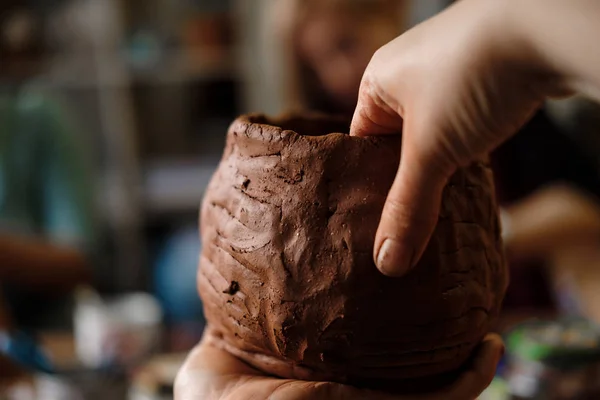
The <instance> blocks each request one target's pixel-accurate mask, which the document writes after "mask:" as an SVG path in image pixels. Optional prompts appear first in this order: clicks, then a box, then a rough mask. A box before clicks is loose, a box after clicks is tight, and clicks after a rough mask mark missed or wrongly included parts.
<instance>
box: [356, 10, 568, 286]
mask: <svg viewBox="0 0 600 400" xmlns="http://www.w3.org/2000/svg"><path fill="white" fill-rule="evenodd" d="M505 3H510V6H508V5H506V4H505ZM509 7H514V3H512V2H504V1H479V0H462V1H459V2H457V3H456V4H455V5H453V6H452V7H450V8H449V9H447V10H446V11H444V12H443V13H441V14H439V15H437V16H436V17H434V18H432V19H430V20H429V21H426V22H425V23H423V24H421V25H419V26H417V27H416V28H414V29H412V30H410V31H408V32H407V33H405V34H403V35H401V36H400V37H398V38H397V39H396V40H394V41H392V42H391V43H389V44H388V45H386V46H385V47H383V48H382V49H380V50H379V51H378V52H377V53H376V54H375V56H374V57H373V59H372V61H371V63H370V65H369V67H368V68H367V70H366V72H365V75H364V77H363V81H362V85H361V90H360V95H359V101H358V106H357V109H356V111H355V114H354V119H353V122H352V127H351V134H352V135H356V136H367V135H381V134H397V133H400V132H402V135H403V139H402V158H401V163H400V167H399V171H398V174H397V176H396V179H395V182H394V184H393V186H392V188H391V190H390V193H389V196H388V198H387V201H386V204H385V207H384V210H383V214H382V217H381V221H380V224H379V228H378V231H377V235H376V238H375V248H374V258H375V261H376V264H377V266H378V268H379V269H380V270H381V272H383V273H384V274H386V275H389V276H402V275H403V274H405V273H406V272H407V271H408V270H409V269H410V268H412V267H413V266H414V264H415V263H416V262H417V261H418V260H419V258H420V257H421V255H422V253H423V251H424V249H425V247H426V245H427V242H428V241H429V238H430V236H431V233H432V231H433V229H434V227H435V225H436V223H437V219H438V211H439V208H440V199H441V193H442V190H443V188H444V185H445V183H446V181H447V179H448V178H449V177H450V175H451V174H452V173H453V172H454V171H455V170H456V168H457V167H459V166H463V165H467V164H468V163H470V162H471V161H473V160H474V159H476V158H478V157H480V156H483V155H485V153H487V152H488V151H490V150H492V149H493V148H494V147H495V146H497V145H499V144H500V143H501V142H502V141H503V140H505V139H507V138H508V137H509V136H510V135H512V134H514V133H515V131H516V130H517V129H518V128H519V127H520V126H521V125H523V124H524V123H525V122H526V121H527V120H528V119H529V117H530V115H531V114H532V113H533V112H534V111H535V110H536V108H537V107H538V106H539V105H540V104H541V102H542V101H543V99H544V98H545V96H546V95H548V94H553V93H555V91H556V93H557V94H558V93H559V89H558V88H554V87H553V85H554V83H553V84H552V85H551V84H550V83H549V82H555V81H553V80H551V79H549V76H550V72H546V70H545V69H544V68H542V67H541V64H542V63H541V61H538V60H537V59H536V58H535V56H534V54H535V52H533V51H531V49H530V48H529V44H528V43H529V42H527V41H526V40H524V39H523V38H522V37H521V35H520V34H519V27H517V26H513V25H511V23H512V18H510V17H509V15H512V14H511V13H510V12H509V10H507V8H509Z"/></svg>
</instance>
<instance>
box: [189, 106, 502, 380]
mask: <svg viewBox="0 0 600 400" xmlns="http://www.w3.org/2000/svg"><path fill="white" fill-rule="evenodd" d="M347 131H348V121H344V120H337V119H334V118H328V117H323V116H316V115H312V116H291V117H286V118H281V119H274V120H269V119H267V118H266V117H264V116H261V115H250V116H244V117H241V118H239V119H238V120H236V121H235V122H234V123H233V124H232V125H231V127H230V129H229V132H228V137H227V145H226V148H225V152H224V154H223V158H222V161H221V164H220V166H219V168H218V170H217V171H216V173H215V175H214V177H213V179H212V181H211V183H210V185H209V187H208V189H207V193H206V196H205V199H204V202H203V205H202V211H201V217H200V218H201V234H202V238H203V243H204V248H203V251H202V254H201V259H200V272H199V274H198V286H199V290H200V293H201V296H202V299H203V301H204V307H205V314H206V317H207V319H208V325H209V328H208V334H209V335H210V337H211V338H212V340H213V343H216V345H218V346H220V347H222V348H223V349H226V350H227V351H229V352H230V353H232V354H234V355H235V356H237V357H239V358H240V359H242V360H243V361H245V362H247V363H248V364H250V365H252V366H254V367H256V368H258V369H260V370H262V371H264V372H265V373H267V374H271V375H275V376H280V377H285V378H298V379H310V380H331V381H336V382H342V383H349V384H353V385H356V386H361V387H370V388H375V389H383V390H391V391H401V392H402V391H404V392H413V391H428V390H432V389H434V388H436V387H439V386H443V385H445V384H447V383H449V382H451V381H452V380H453V379H454V378H455V377H456V376H457V374H458V373H459V372H460V371H461V368H463V367H464V366H465V365H466V363H468V362H469V357H470V356H471V354H472V353H473V350H474V348H475V347H476V346H477V345H478V344H479V343H480V341H481V339H482V338H483V336H484V335H485V334H486V333H487V332H488V329H489V327H490V324H491V322H492V320H493V318H494V317H495V316H496V315H497V314H498V311H499V308H500V304H501V301H502V298H503V296H504V292H505V289H506V285H507V270H506V267H505V263H504V256H503V252H502V243H501V239H500V227H499V222H498V215H497V207H496V203H495V200H494V189H493V184H492V172H491V170H490V168H489V166H488V165H485V164H484V163H474V164H472V165H470V166H469V167H466V168H462V169H459V170H458V171H457V172H456V173H455V174H454V175H453V176H452V177H451V179H450V180H449V182H448V184H447V186H446V187H445V189H444V192H443V201H442V205H441V210H440V217H439V221H438V224H437V226H436V228H435V232H434V234H433V237H432V238H431V241H430V243H429V245H428V247H427V250H426V251H425V254H424V255H423V257H422V259H421V260H420V262H419V263H418V264H417V266H416V267H415V268H414V269H413V270H412V271H411V272H410V273H409V274H408V275H406V276H405V277H404V278H400V279H397V278H388V277H385V276H383V275H382V274H381V273H380V272H379V271H378V270H377V268H376V267H375V265H374V263H373V255H372V254H373V243H374V237H375V232H376V228H377V224H378V222H379V218H380V215H381V211H382V209H383V205H384V201H385V199H386V196H387V193H388V191H389V189H390V187H391V184H392V182H393V179H394V176H395V174H396V171H397V168H398V163H399V159H400V147H401V139H400V137H399V136H387V137H373V138H357V137H351V136H349V135H348V134H345V133H330V132H347Z"/></svg>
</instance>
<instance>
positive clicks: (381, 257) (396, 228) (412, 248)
mask: <svg viewBox="0 0 600 400" xmlns="http://www.w3.org/2000/svg"><path fill="white" fill-rule="evenodd" d="M403 142H407V140H406V138H404V139H403ZM405 149H406V151H405ZM427 159H428V158H427V157H422V156H420V155H419V153H417V152H416V151H415V150H414V148H413V147H410V146H408V145H407V143H403V151H402V158H401V162H400V169H399V170H398V174H397V175H396V179H395V181H394V184H393V185H392V188H391V189H390V192H389V194H388V197H387V200H386V203H385V206H384V209H383V213H382V215H381V220H380V222H379V227H378V229H377V235H376V237H375V248H374V259H375V264H376V265H377V268H379V270H380V271H381V272H382V273H383V274H385V275H387V276H392V277H400V276H403V275H405V274H406V273H407V272H409V271H410V269H411V268H412V267H413V266H414V265H415V263H416V262H417V261H418V260H419V259H420V258H421V255H422V254H423V251H424V250H425V247H426V245H427V242H428V241H429V238H430V237H431V234H432V232H433V229H434V228H435V225H436V223H437V219H438V214H439V209H440V202H441V196H442V190H443V188H444V185H445V183H446V180H447V176H448V174H447V173H445V172H444V169H440V168H437V167H433V164H432V163H429V162H428V161H427Z"/></svg>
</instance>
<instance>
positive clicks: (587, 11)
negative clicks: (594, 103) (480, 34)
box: [504, 0, 600, 100]
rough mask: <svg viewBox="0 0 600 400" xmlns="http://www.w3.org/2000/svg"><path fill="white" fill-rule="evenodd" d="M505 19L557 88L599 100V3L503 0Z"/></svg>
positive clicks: (589, 1)
mask: <svg viewBox="0 0 600 400" xmlns="http://www.w3.org/2000/svg"><path fill="white" fill-rule="evenodd" d="M504 2H505V5H506V7H507V11H506V12H507V13H508V15H509V18H510V20H511V21H513V23H514V28H515V29H516V30H517V32H518V34H520V35H522V37H523V38H524V40H525V42H526V43H527V47H528V48H529V49H530V50H531V51H530V54H529V57H533V58H534V59H531V60H529V61H530V62H532V63H533V64H534V65H541V66H543V69H545V71H544V72H547V73H549V79H552V80H554V82H553V83H554V84H556V85H557V86H558V89H559V90H564V89H566V90H569V91H577V92H581V93H582V94H584V95H587V96H589V97H592V98H594V99H596V100H600V52H598V51H597V49H596V46H597V41H598V38H600V24H599V23H598V21H599V20H600V2H599V1H597V0H504Z"/></svg>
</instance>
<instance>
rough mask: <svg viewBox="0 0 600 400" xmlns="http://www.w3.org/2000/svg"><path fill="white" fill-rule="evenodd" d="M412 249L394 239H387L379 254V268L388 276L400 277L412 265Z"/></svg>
mask: <svg viewBox="0 0 600 400" xmlns="http://www.w3.org/2000/svg"><path fill="white" fill-rule="evenodd" d="M412 253H413V252H412V250H411V249H410V248H408V247H406V246H403V245H402V244H400V242H398V241H397V240H394V239H385V240H384V242H383V244H382V245H381V247H380V248H379V253H378V254H377V268H379V270H380V271H381V272H382V273H383V274H384V275H387V276H395V277H400V276H402V275H404V274H405V273H406V272H407V271H408V270H409V269H410V268H411V267H412Z"/></svg>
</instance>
